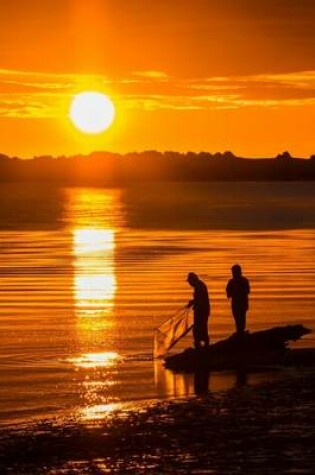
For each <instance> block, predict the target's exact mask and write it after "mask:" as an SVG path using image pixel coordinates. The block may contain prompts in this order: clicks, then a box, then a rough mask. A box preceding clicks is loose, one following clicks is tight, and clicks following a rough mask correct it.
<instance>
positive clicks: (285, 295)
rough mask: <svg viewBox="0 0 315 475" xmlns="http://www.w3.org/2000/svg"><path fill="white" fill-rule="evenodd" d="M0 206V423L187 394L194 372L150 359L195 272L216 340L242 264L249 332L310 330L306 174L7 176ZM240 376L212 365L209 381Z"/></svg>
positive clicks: (94, 412)
mask: <svg viewBox="0 0 315 475" xmlns="http://www.w3.org/2000/svg"><path fill="white" fill-rule="evenodd" d="M0 206H1V211H0V247H1V268H0V276H1V288H0V372H1V381H2V384H1V388H0V409H1V415H0V417H1V421H3V422H17V421H30V420H32V419H35V418H41V417H48V416H56V415H60V414H61V415H65V414H75V415H76V416H77V417H79V418H82V419H83V420H95V419H96V420H97V419H98V418H103V417H106V416H107V415H108V414H110V413H111V412H112V411H113V410H115V409H117V408H119V407H121V404H125V403H127V404H129V403H130V404H135V403H136V402H137V401H141V400H144V399H155V398H164V397H179V396H183V395H187V394H192V393H193V392H194V381H193V377H192V376H185V377H183V376H180V375H173V374H172V373H170V372H168V371H165V370H164V368H163V367H162V365H161V363H154V362H153V361H152V358H151V356H152V337H153V330H154V328H155V327H156V326H158V325H159V324H160V323H161V322H162V321H164V320H165V319H166V318H168V317H169V316H170V315H171V314H172V313H174V312H175V311H176V310H177V309H178V308H179V307H181V306H183V305H184V304H185V303H186V302H187V301H188V299H190V296H191V289H190V288H189V287H188V286H187V283H186V275H187V273H188V272H189V271H194V272H196V273H198V274H199V275H200V277H201V278H202V279H203V280H205V281H206V282H207V284H208V288H209V292H210V296H211V303H212V314H211V320H210V335H211V339H212V341H216V340H218V339H220V338H224V337H226V336H228V335H229V334H230V333H232V332H233V331H234V327H233V321H232V318H231V314H230V308H229V304H228V302H227V300H226V296H225V286H226V282H227V280H228V279H229V277H230V267H231V265H232V264H234V263H236V262H238V263H240V264H242V267H243V270H244V274H245V275H246V276H247V277H248V278H249V279H250V281H251V286H252V295H251V302H250V311H249V314H248V328H249V329H250V330H257V329H262V328H266V327H270V326H273V325H278V324H286V323H288V324H289V323H304V324H305V325H306V326H308V327H310V328H313V329H314V327H315V314H314V307H315V263H314V248H315V241H314V237H315V212H314V211H315V198H314V193H313V188H312V184H303V183H296V184H286V183H284V184H276V183H275V184H268V183H260V184H255V183H248V184H203V185H200V184H175V185H174V184H160V185H150V186H149V185H141V186H134V187H132V188H128V189H98V188H95V189H92V188H90V189H85V188H58V189H55V188H52V187H51V188H48V189H47V188H43V187H40V186H38V185H37V186H35V185H34V186H26V187H23V188H21V186H20V185H2V188H1V192H0ZM189 343H190V340H189V338H188V340H186V342H185V345H186V346H187V345H189ZM300 345H303V346H313V345H314V340H313V336H312V335H310V336H309V337H306V338H304V339H303V342H302V343H300ZM251 378H252V380H253V379H255V378H256V379H257V378H258V376H256V377H255V376H252V377H251ZM238 383H239V381H238V378H237V376H236V375H233V374H221V375H219V374H214V375H211V378H210V380H209V387H210V389H211V390H218V389H222V388H226V387H230V386H231V385H234V384H238Z"/></svg>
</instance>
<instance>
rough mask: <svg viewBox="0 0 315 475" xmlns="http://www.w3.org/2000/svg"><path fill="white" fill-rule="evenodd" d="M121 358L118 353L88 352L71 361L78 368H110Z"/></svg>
mask: <svg viewBox="0 0 315 475" xmlns="http://www.w3.org/2000/svg"><path fill="white" fill-rule="evenodd" d="M118 359H119V355H118V353H115V352H109V351H108V352H106V353H86V354H82V355H80V356H78V357H75V358H70V359H69V361H70V362H71V363H73V364H74V365H75V366H76V367H78V368H109V367H113V366H115V362H116V361H117V360H118Z"/></svg>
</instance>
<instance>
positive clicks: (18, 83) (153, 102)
mask: <svg viewBox="0 0 315 475" xmlns="http://www.w3.org/2000/svg"><path fill="white" fill-rule="evenodd" d="M84 89H90V90H92V89H95V90H102V91H104V92H105V93H108V94H110V95H111V97H112V98H113V100H114V102H115V103H116V104H117V105H119V107H121V109H122V110H123V109H124V108H126V109H135V110H143V111H155V110H178V111H184V110H187V111H194V110H208V109H212V110H216V109H218V110H224V109H239V108H245V107H261V108H265V109H266V108H270V109H273V108H279V107H301V106H309V105H314V104H315V71H301V72H291V73H281V74H259V75H257V74H256V75H247V76H226V77H224V76H213V77H205V78H173V77H170V76H168V75H167V74H166V73H164V72H162V71H150V70H149V71H137V72H132V73H130V75H129V76H126V77H115V78H114V77H113V78H109V77H107V76H103V75H78V74H48V73H40V72H25V71H13V70H12V71H10V70H4V69H2V70H0V117H7V118H12V117H16V118H21V119H22V118H42V119H43V118H53V117H55V118H58V117H61V118H62V117H65V115H67V111H68V108H69V104H70V101H71V98H72V97H73V95H74V94H75V93H77V92H78V91H79V90H84Z"/></svg>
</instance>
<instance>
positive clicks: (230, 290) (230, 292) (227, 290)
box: [225, 280, 232, 299]
mask: <svg viewBox="0 0 315 475" xmlns="http://www.w3.org/2000/svg"><path fill="white" fill-rule="evenodd" d="M225 291H226V297H227V298H228V299H230V298H231V297H232V289H231V281H230V280H229V282H228V284H227V286H226V290H225Z"/></svg>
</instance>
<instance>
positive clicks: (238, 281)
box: [226, 264, 250, 334]
mask: <svg viewBox="0 0 315 475" xmlns="http://www.w3.org/2000/svg"><path fill="white" fill-rule="evenodd" d="M232 275H233V278H232V279H231V280H229V282H228V284H227V286H226V295H227V298H228V299H231V302H232V313H233V317H234V320H235V326H236V332H237V333H238V334H240V333H243V332H244V331H245V329H246V312H247V310H248V295H249V293H250V285H249V281H248V279H246V277H244V276H243V275H242V268H241V266H240V265H238V264H235V265H234V266H233V267H232Z"/></svg>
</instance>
